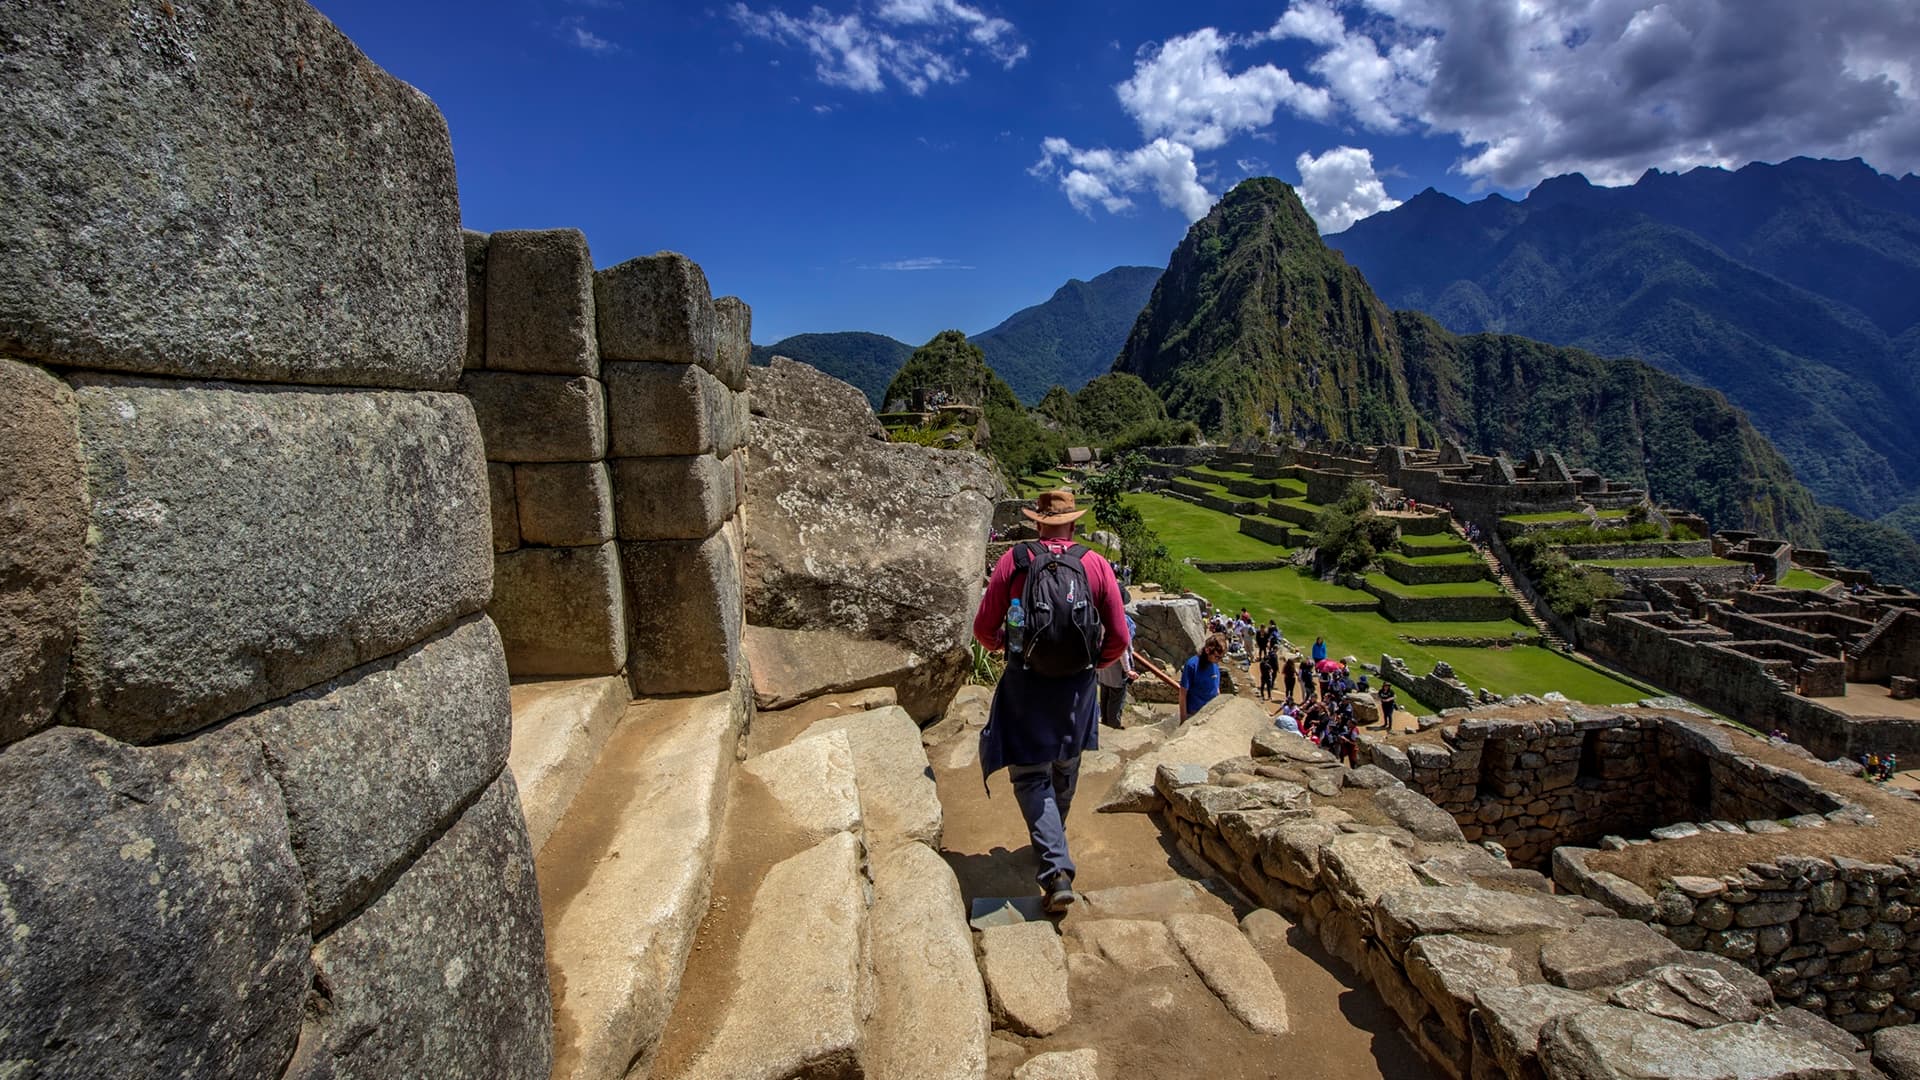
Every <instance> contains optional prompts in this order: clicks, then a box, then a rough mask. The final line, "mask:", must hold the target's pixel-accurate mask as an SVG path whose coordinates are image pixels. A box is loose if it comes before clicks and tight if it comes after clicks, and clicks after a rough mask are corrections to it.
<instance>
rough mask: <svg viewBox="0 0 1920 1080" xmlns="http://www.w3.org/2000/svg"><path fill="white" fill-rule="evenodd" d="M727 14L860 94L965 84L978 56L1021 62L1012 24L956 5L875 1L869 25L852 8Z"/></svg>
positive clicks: (941, 0)
mask: <svg viewBox="0 0 1920 1080" xmlns="http://www.w3.org/2000/svg"><path fill="white" fill-rule="evenodd" d="M728 14H729V16H731V17H732V19H733V21H734V22H735V23H736V24H737V25H738V26H739V27H740V28H741V29H742V30H744V31H746V33H748V34H749V35H751V36H753V37H757V38H761V39H763V40H766V41H771V42H774V43H776V44H781V45H788V46H795V47H799V48H804V49H805V50H806V51H807V52H808V54H810V55H811V56H812V57H813V61H814V74H815V75H816V76H818V77H819V79H820V81H821V82H823V83H826V84H827V85H829V86H839V87H844V88H846V89H848V90H857V91H861V92H863V93H878V92H880V91H881V90H884V89H886V87H887V86H888V84H889V83H892V84H894V85H897V86H900V87H902V88H904V89H905V90H906V91H907V92H908V93H910V94H915V95H919V94H924V93H926V91H927V88H928V87H930V86H934V85H936V84H939V83H957V82H959V81H961V80H962V79H965V78H966V77H967V74H968V72H967V68H966V61H967V59H968V58H969V57H970V56H973V55H974V54H975V53H976V52H978V53H981V54H984V55H986V56H987V57H989V58H990V59H992V60H993V61H995V62H996V63H999V64H1000V65H1001V66H1002V67H1012V66H1013V65H1014V64H1017V63H1019V62H1020V61H1021V60H1022V59H1023V58H1025V57H1026V55H1027V46H1026V45H1025V44H1024V43H1023V42H1022V41H1020V39H1019V35H1018V31H1017V29H1016V28H1015V27H1014V25H1013V24H1012V23H1010V22H1008V21H1007V20H1005V19H1002V18H998V17H995V16H991V15H988V14H986V13H985V12H984V11H981V10H980V9H979V8H975V7H972V6H969V5H967V4H964V3H960V2H959V0H880V3H879V5H878V7H877V8H875V9H874V11H873V13H872V16H871V21H869V18H868V16H866V15H863V14H862V13H861V12H860V11H859V10H857V9H856V10H853V11H848V12H845V13H843V14H834V13H833V12H830V11H828V10H826V9H825V8H822V7H814V8H812V9H811V10H809V11H808V12H807V14H806V15H805V16H804V17H795V16H792V15H789V14H787V13H786V12H784V11H781V10H780V9H778V8H770V9H768V10H767V11H764V12H761V11H755V10H753V9H752V8H749V7H748V6H747V5H746V4H744V3H735V4H734V5H733V6H732V7H731V8H729V9H728Z"/></svg>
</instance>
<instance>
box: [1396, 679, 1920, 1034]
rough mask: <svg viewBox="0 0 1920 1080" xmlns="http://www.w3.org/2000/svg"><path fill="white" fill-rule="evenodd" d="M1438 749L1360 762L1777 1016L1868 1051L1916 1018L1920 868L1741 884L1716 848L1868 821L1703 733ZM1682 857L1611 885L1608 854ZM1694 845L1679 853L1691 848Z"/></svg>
mask: <svg viewBox="0 0 1920 1080" xmlns="http://www.w3.org/2000/svg"><path fill="white" fill-rule="evenodd" d="M1434 734H1437V735H1439V736H1440V740H1439V742H1437V743H1435V742H1432V741H1418V742H1413V743H1411V744H1406V743H1405V740H1404V739H1395V740H1394V741H1392V742H1388V741H1384V740H1370V741H1368V742H1367V743H1366V744H1365V745H1364V746H1363V749H1362V758H1363V760H1365V761H1367V762H1369V763H1371V764H1374V765H1377V766H1379V767H1380V769H1381V770H1382V771H1383V772H1386V773H1388V774H1390V775H1392V776H1394V777H1395V778H1396V779H1401V780H1403V781H1404V782H1405V783H1406V784H1407V785H1408V786H1409V787H1411V788H1412V789H1413V790H1415V791H1418V792H1420V793H1421V794H1422V795H1425V796H1427V797H1429V798H1430V799H1432V801H1433V802H1434V804H1435V805H1436V806H1437V807H1439V808H1440V809H1441V810H1443V811H1445V812H1446V813H1447V814H1448V815H1449V816H1450V817H1451V819H1452V820H1453V821H1454V822H1456V823H1457V824H1458V825H1459V827H1460V830H1461V834H1462V836H1463V837H1465V838H1466V839H1469V840H1474V839H1481V840H1491V841H1493V842H1495V843H1498V844H1499V845H1500V846H1501V848H1502V849H1503V850H1504V851H1505V852H1506V853H1507V855H1508V857H1509V858H1510V859H1511V860H1512V861H1513V862H1515V863H1517V864H1522V865H1526V866H1530V867H1539V868H1545V867H1550V868H1551V870H1552V873H1553V877H1554V880H1555V882H1556V883H1557V884H1558V885H1559V886H1560V887H1561V889H1562V890H1564V891H1565V892H1567V893H1570V894H1573V895H1578V896H1584V897H1587V898H1589V899H1592V900H1594V901H1596V902H1599V903H1602V904H1605V905H1606V906H1607V907H1608V908H1609V909H1611V910H1612V911H1614V912H1615V913H1617V914H1619V915H1620V916H1622V917H1624V918H1629V919H1636V920H1639V921H1641V922H1644V923H1647V924H1648V925H1649V926H1651V927H1653V928H1654V929H1655V930H1656V931H1657V932H1658V933H1660V934H1661V935H1664V936H1665V937H1666V938H1667V939H1668V940H1670V941H1672V942H1673V943H1674V944H1675V945H1678V946H1679V947H1680V948H1683V949H1691V950H1700V951H1704V952H1707V953H1711V954H1714V955H1716V956H1719V957H1722V958H1724V959H1726V960H1729V961H1732V962H1734V963H1738V964H1740V965H1742V966H1743V967H1745V968H1747V969H1749V970H1751V971H1753V972H1754V973H1755V974H1757V975H1759V976H1760V977H1761V978H1763V979H1764V980H1765V981H1766V982H1767V984H1768V985H1769V987H1770V988H1771V991H1772V994H1773V996H1774V997H1775V999H1776V1000H1778V1001H1780V1002H1781V1003H1783V1004H1790V1005H1795V1006H1798V1007H1800V1008H1802V1009H1805V1010H1807V1011H1808V1012H1811V1013H1814V1014H1817V1015H1821V1016H1825V1017H1827V1018H1828V1019H1829V1020H1831V1021H1832V1022H1833V1023H1834V1024H1837V1025H1838V1026H1839V1027H1841V1028H1843V1029H1846V1030H1848V1031H1851V1032H1855V1033H1864V1032H1869V1031H1873V1030H1876V1029H1878V1028H1881V1027H1890V1026H1896V1025H1904V1024H1910V1023H1912V1022H1913V1021H1914V1018H1915V1013H1916V1010H1920V982H1917V981H1916V980H1915V978H1914V975H1913V971H1914V966H1915V965H1916V963H1920V917H1916V912H1915V910H1914V907H1913V905H1914V902H1915V896H1916V890H1920V853H1916V854H1911V855H1903V856H1899V857H1896V858H1895V859H1894V860H1893V861H1892V862H1890V863H1868V862H1862V861H1859V860H1855V859H1849V858H1846V857H1843V856H1807V855H1786V856H1776V857H1771V858H1764V859H1761V860H1759V861H1755V862H1750V863H1747V864H1746V865H1745V866H1743V867H1742V868H1741V869H1740V870H1739V871H1738V872H1736V873H1722V872H1707V873H1698V874H1695V873H1689V872H1687V869H1686V867H1687V863H1688V861H1689V857H1691V858H1692V859H1693V860H1695V864H1696V865H1701V866H1707V865H1712V864H1715V863H1716V862H1724V860H1715V859H1714V858H1713V853H1712V844H1713V837H1715V836H1729V837H1731V836H1736V835H1779V834H1787V833H1790V832H1793V831H1796V830H1809V829H1811V830H1820V829H1826V828H1829V827H1832V826H1836V825H1845V826H1867V827H1878V822H1877V821H1876V818H1875V816H1874V815H1873V814H1872V813H1871V812H1869V811H1868V810H1867V809H1866V808H1865V807H1863V806H1861V805H1860V804H1858V803H1856V802H1853V801H1850V800H1849V799H1847V798H1846V797H1844V796H1842V795H1840V794H1838V793H1836V792H1835V791H1833V790H1831V789H1829V788H1827V787H1825V786H1823V785H1822V784H1821V783H1820V782H1819V777H1820V775H1821V773H1822V772H1823V771H1824V766H1822V765H1820V764H1819V763H1818V762H1816V761H1813V760H1812V759H1811V757H1810V756H1808V757H1807V759H1806V761H1805V765H1804V767H1803V768H1801V769H1793V768H1785V767H1782V766H1780V765H1775V764H1771V763H1768V762H1763V761H1759V760H1756V759H1755V758H1754V757H1753V756H1752V755H1750V754H1747V753H1743V752H1742V750H1741V748H1740V740H1741V738H1742V737H1741V736H1737V735H1734V734H1732V733H1730V732H1728V731H1727V730H1726V729H1724V728H1721V727H1718V726H1716V725H1714V724H1712V723H1710V722H1708V721H1706V720H1704V719H1701V718H1695V717H1681V716H1673V715H1666V714H1662V713H1659V712H1649V711H1647V710H1638V709H1636V710H1627V711H1621V712H1616V711H1611V710H1596V709H1588V708H1585V707H1582V706H1572V707H1570V708H1569V709H1568V711H1567V714H1566V715H1565V716H1564V717H1556V718H1546V719H1525V720H1523V719H1503V718H1499V717H1484V718H1483V717H1472V718H1468V719H1465V720H1462V721H1460V722H1459V723H1457V724H1453V725H1449V726H1445V727H1441V728H1438V729H1436V731H1435V732H1434ZM1647 843H1653V844H1659V845H1663V846H1670V847H1671V848H1672V849H1673V854H1672V858H1671V860H1669V861H1672V862H1674V863H1675V864H1676V865H1677V866H1678V868H1679V869H1678V870H1677V871H1676V872H1674V873H1671V874H1669V875H1667V876H1666V877H1664V878H1663V879H1662V880H1661V881H1660V882H1659V883H1657V885H1656V886H1655V887H1653V888H1651V889H1649V888H1642V887H1641V886H1639V885H1636V884H1634V883H1633V882H1631V881H1628V880H1626V879H1625V878H1622V877H1620V876H1619V875H1617V874H1614V873H1611V872H1609V871H1607V870H1605V869H1602V868H1600V867H1599V866H1598V865H1596V864H1599V863H1603V862H1604V856H1603V849H1614V850H1618V849H1621V848H1625V847H1630V846H1633V845H1637V844H1647ZM1683 845H1684V846H1683Z"/></svg>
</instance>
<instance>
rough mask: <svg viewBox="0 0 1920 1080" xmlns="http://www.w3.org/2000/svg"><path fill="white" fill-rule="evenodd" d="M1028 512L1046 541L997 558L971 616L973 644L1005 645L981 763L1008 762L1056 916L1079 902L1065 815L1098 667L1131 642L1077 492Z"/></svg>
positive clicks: (1090, 729)
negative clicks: (1078, 531)
mask: <svg viewBox="0 0 1920 1080" xmlns="http://www.w3.org/2000/svg"><path fill="white" fill-rule="evenodd" d="M1021 513H1024V514H1025V515H1026V516H1027V517H1029V518H1031V519H1032V520H1033V522H1034V525H1035V527H1036V528H1037V529H1038V530H1039V533H1040V539H1039V540H1037V541H1029V542H1027V543H1024V544H1018V545H1015V546H1014V547H1013V548H1012V549H1010V550H1009V551H1007V552H1006V553H1005V554H1004V555H1001V556H1000V561H999V562H998V563H995V564H994V567H993V573H992V575H991V576H990V577H988V579H987V591H986V595H985V596H982V597H981V598H980V610H979V611H978V612H976V613H975V614H974V617H973V636H974V640H976V641H978V642H979V643H980V644H981V646H982V647H983V648H986V649H989V650H993V649H1000V648H1005V649H1006V650H1007V669H1006V672H1005V673H1004V674H1003V675H1002V676H1001V677H1000V685H999V686H997V687H995V688H994V692H993V708H992V711H991V712H990V713H989V714H988V719H987V726H986V728H985V729H984V730H982V731H981V733H980V770H981V776H982V778H983V779H984V778H986V777H990V776H992V775H993V774H994V772H996V771H997V770H998V769H999V768H1000V767H1001V766H1002V765H1005V766H1006V767H1007V778H1008V779H1009V780H1011V781H1012V782H1013V796H1014V799H1015V800H1017V801H1018V802H1019V804H1020V813H1021V816H1023V817H1024V818H1025V819H1026V822H1027V835H1028V837H1029V838H1030V839H1031V840H1032V841H1033V852H1034V855H1035V856H1037V857H1038V858H1039V861H1040V874H1039V878H1040V888H1041V890H1042V892H1043V893H1045V895H1046V906H1047V910H1048V911H1054V912H1058V911H1064V910H1066V908H1067V907H1068V906H1069V905H1071V904H1072V903H1073V901H1074V894H1073V877H1074V865H1073V859H1072V858H1071V857H1070V856H1069V855H1068V854H1067V829H1066V822H1067V811H1068V810H1069V808H1071V806H1072V804H1073V792H1074V787H1075V786H1076V785H1077V784H1078V782H1079V779H1080V754H1081V752H1082V751H1086V750H1097V749H1099V745H1100V727H1099V719H1098V717H1099V708H1098V705H1099V702H1098V696H1097V694H1096V690H1097V688H1098V684H1097V682H1096V676H1095V672H1096V671H1097V670H1098V669H1100V668H1103V667H1106V666H1108V665H1109V664H1114V663H1116V662H1118V661H1119V660H1120V658H1121V657H1123V656H1125V655H1126V654H1127V650H1128V648H1129V647H1130V645H1131V644H1132V637H1131V634H1130V632H1129V629H1128V626H1127V617H1126V612H1125V609H1124V606H1123V604H1122V601H1121V596H1120V585H1119V582H1118V581H1117V580H1115V578H1114V573H1113V566H1112V565H1111V564H1110V563H1108V562H1107V560H1106V559H1105V558H1102V557H1101V556H1100V555H1099V554H1098V553H1097V552H1092V551H1088V550H1087V549H1086V548H1084V547H1082V546H1080V545H1079V544H1076V543H1074V542H1073V528H1074V522H1076V521H1078V520H1080V517H1081V515H1082V514H1085V513H1086V511H1085V510H1076V509H1074V505H1073V493H1072V492H1070V491H1045V492H1041V493H1040V496H1039V498H1038V499H1037V500H1036V508H1035V509H1031V510H1027V509H1023V510H1022V511H1021ZM1015 613H1017V615H1016V614H1015Z"/></svg>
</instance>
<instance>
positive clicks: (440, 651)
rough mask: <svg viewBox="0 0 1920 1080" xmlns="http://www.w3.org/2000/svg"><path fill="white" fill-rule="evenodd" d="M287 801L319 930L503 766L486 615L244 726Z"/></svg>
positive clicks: (506, 722) (496, 678)
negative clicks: (264, 758)
mask: <svg viewBox="0 0 1920 1080" xmlns="http://www.w3.org/2000/svg"><path fill="white" fill-rule="evenodd" d="M238 726H239V727H240V728H241V729H242V730H243V731H244V733H245V737H246V738H248V739H249V740H251V741H254V742H257V743H259V745H260V747H261V749H262V750H263V751H264V752H265V754H266V759H267V767H268V769H269V770H271V771H272V773H273V777H274V779H275V780H277V781H279V784H280V791H281V795H282V797H283V798H284V799H285V800H286V804H287V823H288V827H289V830H290V832H291V833H292V836H293V850H294V854H295V855H297V856H298V857H299V859H300V868H301V869H302V870H303V871H304V872H305V873H306V881H307V896H308V899H309V901H310V902H311V904H312V909H313V927H314V930H315V932H316V933H318V932H321V931H324V930H326V929H328V928H330V927H332V926H333V925H334V924H335V923H337V922H339V921H340V919H341V918H342V917H343V916H345V915H346V914H347V913H348V912H349V911H351V910H352V909H354V908H356V907H358V906H359V905H360V904H362V903H365V902H366V901H367V899H368V898H369V897H371V896H372V895H373V894H374V892H375V891H376V890H377V888H378V887H379V885H380V883H381V882H383V881H385V880H387V879H388V878H389V877H390V875H391V872H392V871H394V870H396V869H397V868H398V867H399V866H400V865H401V864H403V863H404V862H405V861H406V860H407V859H408V858H410V857H411V856H412V854H413V852H414V850H415V849H416V848H417V847H418V846H419V843H420V839H421V838H422V837H425V836H432V835H434V834H436V833H438V832H440V831H441V830H442V829H443V828H445V827H446V826H447V825H448V824H449V823H450V822H451V821H452V820H453V818H454V817H455V816H457V815H458V813H459V811H460V809H461V808H462V807H464V806H466V805H467V803H468V802H469V801H470V800H472V798H473V797H474V795H476V794H477V793H478V792H479V791H480V790H481V789H482V788H484V787H486V786H487V785H488V784H490V783H492V782H493V779H494V777H496V776H498V775H499V774H500V769H501V767H502V766H504V765H505V764H506V760H507V743H508V739H509V731H510V727H511V718H510V712H509V707H508V703H507V665H506V662H505V660H504V659H503V658H502V657H501V654H500V635H499V634H497V633H495V632H494V629H493V624H492V623H490V622H488V621H487V618H486V616H484V615H478V616H474V617H473V618H470V619H468V620H467V621H465V622H463V623H461V624H459V625H458V626H456V627H454V628H453V629H451V630H447V631H445V632H444V633H441V634H439V635H437V636H435V637H433V638H430V639H428V640H427V641H425V642H423V643H421V644H419V645H417V646H415V647H413V648H411V649H408V650H407V651H405V652H403V653H399V654H397V655H395V656H391V657H388V658H386V659H384V660H379V661H376V662H374V663H372V664H368V665H365V666H363V667H358V668H355V669H354V670H352V671H349V672H347V673H346V674H345V675H342V676H340V677H339V678H338V679H335V680H333V681H332V682H329V683H327V684H325V685H323V686H318V687H315V688H313V689H311V690H307V691H304V692H302V693H300V694H297V695H295V696H293V697H291V698H288V699H287V700H285V701H278V702H275V703H273V704H271V705H268V706H265V707H263V708H261V709H260V710H258V711H257V712H254V713H252V714H250V715H248V716H247V717H245V718H243V719H242V720H241V722H240V724H239V725H238Z"/></svg>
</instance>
